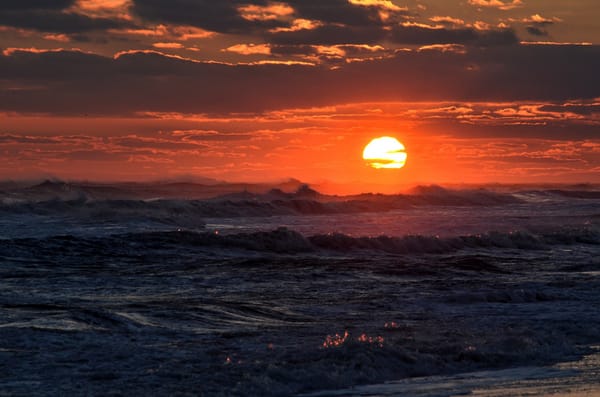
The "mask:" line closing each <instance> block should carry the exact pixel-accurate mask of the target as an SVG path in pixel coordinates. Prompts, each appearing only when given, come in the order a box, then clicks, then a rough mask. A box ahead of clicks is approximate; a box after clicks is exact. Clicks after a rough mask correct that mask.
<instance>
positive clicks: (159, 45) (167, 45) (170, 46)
mask: <svg viewBox="0 0 600 397" xmlns="http://www.w3.org/2000/svg"><path fill="white" fill-rule="evenodd" d="M152 47H155V48H162V49H178V48H183V44H181V43H161V42H159V43H152Z"/></svg>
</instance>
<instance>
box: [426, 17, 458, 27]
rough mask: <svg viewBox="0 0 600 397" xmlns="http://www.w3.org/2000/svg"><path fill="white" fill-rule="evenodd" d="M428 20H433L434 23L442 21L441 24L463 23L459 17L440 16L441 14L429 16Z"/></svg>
mask: <svg viewBox="0 0 600 397" xmlns="http://www.w3.org/2000/svg"><path fill="white" fill-rule="evenodd" d="M429 20H430V21H431V22H435V23H443V24H448V25H464V24H465V21H464V20H462V19H460V18H453V17H449V16H447V17H442V16H435V17H431V18H429Z"/></svg>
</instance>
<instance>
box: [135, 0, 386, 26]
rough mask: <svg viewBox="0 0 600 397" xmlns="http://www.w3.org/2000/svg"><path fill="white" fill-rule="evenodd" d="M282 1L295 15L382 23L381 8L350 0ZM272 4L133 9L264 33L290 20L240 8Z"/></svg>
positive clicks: (249, 0) (157, 0)
mask: <svg viewBox="0 0 600 397" xmlns="http://www.w3.org/2000/svg"><path fill="white" fill-rule="evenodd" d="M278 3H280V4H287V5H289V6H290V7H292V8H293V9H294V10H295V13H294V17H295V18H303V19H310V20H317V21H321V22H323V23H326V24H343V25H347V26H362V27H371V26H373V25H374V24H375V25H378V26H381V25H382V21H381V18H380V16H379V12H378V10H377V8H375V7H363V6H358V5H354V4H351V3H349V2H348V1H347V0H327V1H312V0H311V1H306V0H287V1H281V2H278ZM269 4H271V2H269V1H266V0H229V1H214V0H195V1H192V0H173V1H169V2H165V1H163V0H134V1H133V7H132V11H133V12H134V13H135V14H136V15H138V16H139V17H141V18H143V19H146V20H149V21H154V22H164V23H175V24H184V25H192V26H197V27H200V28H202V29H206V30H211V31H215V32H221V33H253V32H260V31H261V30H262V32H263V33H264V29H269V28H274V27H285V26H288V23H286V22H284V21H279V20H276V19H272V20H260V19H255V20H248V19H244V18H243V17H242V15H241V14H240V12H239V8H240V7H243V6H248V5H255V6H267V5H269Z"/></svg>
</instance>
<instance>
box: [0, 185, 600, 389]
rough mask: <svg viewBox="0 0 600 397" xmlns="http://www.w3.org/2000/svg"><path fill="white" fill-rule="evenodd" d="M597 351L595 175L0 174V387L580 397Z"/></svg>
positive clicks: (591, 379) (597, 366)
mask: <svg viewBox="0 0 600 397" xmlns="http://www.w3.org/2000/svg"><path fill="white" fill-rule="evenodd" d="M285 188H289V186H287V185H286V186H285ZM599 346H600V187H598V186H592V185H576V186H575V185H574V186H518V185H517V186H500V185H499V186H488V187H484V188H465V187H463V188H444V187H440V186H423V187H417V188H414V189H412V190H411V191H409V192H406V193H404V194H397V195H380V194H363V195H354V196H330V195H323V194H320V193H318V192H317V191H315V190H313V189H311V188H309V187H307V186H303V185H300V186H295V187H294V189H293V190H289V189H288V190H287V191H286V190H285V189H284V187H282V186H279V187H278V186H271V187H269V188H266V187H264V186H250V185H247V186H246V185H244V186H238V185H223V186H204V185H199V184H198V185H195V184H187V183H185V184H184V183H162V184H158V183H157V184H92V183H83V182H82V183H64V182H58V181H46V182H44V183H41V184H18V183H8V182H7V183H4V184H0V395H2V396H4V395H7V396H35V395H51V396H58V395H65V396H66V395H103V396H111V395H113V396H117V395H132V394H146V395H190V396H196V395H201V396H238V395H239V396H288V395H304V396H351V395H360V396H392V395H398V396H399V395H408V396H412V395H415V396H452V395H465V394H472V395H489V396H491V395H494V396H501V395H502V396H512V395H567V394H569V393H590V394H580V395H597V394H594V393H600V385H599V383H600V381H598V379H600V360H599V359H598V352H599ZM527 393H528V394H527ZM536 393H537V394H536ZM553 393H554V394H553ZM573 395H575V394H573Z"/></svg>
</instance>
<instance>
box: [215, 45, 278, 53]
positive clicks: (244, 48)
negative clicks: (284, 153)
mask: <svg viewBox="0 0 600 397" xmlns="http://www.w3.org/2000/svg"><path fill="white" fill-rule="evenodd" d="M222 51H228V52H235V53H237V54H242V55H257V54H259V55H270V54H271V46H269V45H268V44H235V45H232V46H229V47H227V48H225V49H224V50H222Z"/></svg>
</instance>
